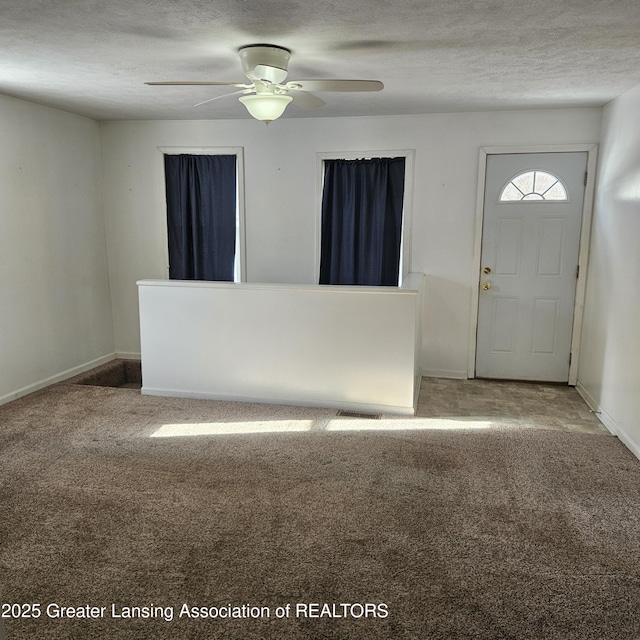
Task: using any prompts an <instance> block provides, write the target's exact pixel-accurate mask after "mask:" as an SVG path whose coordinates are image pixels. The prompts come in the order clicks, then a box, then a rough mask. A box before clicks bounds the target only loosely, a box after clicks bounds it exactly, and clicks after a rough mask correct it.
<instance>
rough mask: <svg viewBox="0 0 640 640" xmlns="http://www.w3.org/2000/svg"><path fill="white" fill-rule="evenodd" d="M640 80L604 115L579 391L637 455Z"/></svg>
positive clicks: (639, 437)
mask: <svg viewBox="0 0 640 640" xmlns="http://www.w3.org/2000/svg"><path fill="white" fill-rule="evenodd" d="M639 114H640V85H638V86H637V87H635V88H634V89H632V90H631V91H629V92H627V93H626V94H624V95H623V96H622V97H620V98H618V99H616V100H614V101H613V102H611V103H610V104H609V105H607V106H606V107H605V109H604V112H603V120H602V136H601V146H600V154H599V157H600V164H599V170H598V179H597V184H596V198H595V206H594V216H593V229H592V236H591V237H592V243H591V253H590V261H589V272H588V280H587V293H586V302H585V312H584V320H583V329H582V347H581V350H580V368H579V371H578V390H579V391H580V392H581V393H582V395H583V396H584V397H585V398H586V400H587V401H588V402H589V403H590V404H591V406H592V408H594V409H595V410H596V411H598V412H600V413H599V415H600V418H601V420H602V421H603V422H604V424H605V425H606V426H607V427H608V428H609V429H610V430H611V431H612V432H613V433H615V434H616V435H617V436H619V437H620V439H621V440H623V441H624V442H625V444H627V446H628V447H629V448H630V449H631V450H632V451H633V452H634V453H635V454H636V456H638V457H640V327H639V324H640V293H639V292H640V250H639V248H638V241H639V240H640V118H639Z"/></svg>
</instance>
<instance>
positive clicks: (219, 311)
mask: <svg viewBox="0 0 640 640" xmlns="http://www.w3.org/2000/svg"><path fill="white" fill-rule="evenodd" d="M423 280H424V277H423V276H422V274H409V276H408V277H407V278H406V280H405V282H404V283H403V286H402V288H396V287H350V286H346V287H345V286H326V285H304V284H254V283H228V282H179V281H175V280H174V281H167V280H141V281H139V282H138V290H139V294H140V296H139V300H140V327H141V337H142V380H143V383H144V384H143V387H142V393H147V394H151V395H160V396H175V397H194V398H212V399H220V400H241V401H244V402H272V403H278V404H298V405H309V406H314V407H335V408H339V409H347V410H355V411H371V412H374V413H377V412H385V413H401V414H409V415H413V414H414V413H415V409H416V406H417V402H418V389H419V387H420V377H419V375H417V374H418V371H417V366H416V365H417V363H416V341H417V340H418V339H419V330H418V327H417V324H418V317H419V308H418V305H419V303H420V296H421V289H422V283H423ZM257 310H259V316H260V321H259V322H256V320H255V316H256V313H257Z"/></svg>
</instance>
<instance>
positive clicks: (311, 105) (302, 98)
mask: <svg viewBox="0 0 640 640" xmlns="http://www.w3.org/2000/svg"><path fill="white" fill-rule="evenodd" d="M291 97H292V98H293V104H295V105H296V106H298V107H305V108H306V109H316V108H317V107H322V106H323V105H325V104H327V103H326V102H325V101H324V100H323V99H322V98H318V96H314V95H313V93H308V92H306V91H300V90H299V89H294V90H292V91H291Z"/></svg>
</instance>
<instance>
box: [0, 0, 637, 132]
mask: <svg viewBox="0 0 640 640" xmlns="http://www.w3.org/2000/svg"><path fill="white" fill-rule="evenodd" d="M0 43H1V44H0V93H5V94H8V95H12V96H16V97H20V98H24V99H26V100H31V101H34V102H38V103H42V104H47V105H50V106H53V107H58V108H61V109H65V110H67V111H71V112H74V113H78V114H81V115H85V116H89V117H91V118H95V119H98V120H112V119H176V118H178V119H208V118H243V117H249V116H248V114H247V113H246V111H245V109H244V107H243V106H242V105H240V104H239V103H238V101H237V98H236V97H232V98H228V99H225V100H218V101H215V102H212V103H209V104H207V105H203V106H201V107H197V108H195V107H194V106H193V105H194V104H195V103H197V102H201V101H202V100H206V99H208V98H211V97H214V96H217V95H221V94H223V93H225V92H231V91H235V89H233V88H225V87H206V86H205V87H149V86H146V85H144V82H145V81H158V80H228V81H235V82H242V81H244V80H245V78H244V76H243V74H242V71H241V67H240V62H239V59H238V56H237V49H238V48H239V47H241V46H243V45H246V44H253V43H269V44H277V45H280V46H284V47H287V48H289V49H291V50H292V57H291V62H290V64H289V77H288V80H295V79H304V78H362V79H375V80H382V81H383V82H384V84H385V89H384V90H383V91H381V92H379V93H364V94H357V93H353V94H351V93H349V94H340V93H323V94H321V97H322V98H323V99H324V100H325V101H326V102H327V104H326V105H325V106H323V107H321V108H319V109H314V110H309V109H303V108H300V107H297V106H294V105H291V106H290V107H289V108H288V109H287V111H286V113H285V116H284V117H309V116H313V117H326V116H357V115H387V114H415V113H432V112H447V111H476V110H487V109H511V108H532V109H534V108H543V107H582V106H600V105H603V104H605V103H607V102H608V101H610V100H612V99H613V98H615V97H617V96H618V95H620V94H621V93H623V92H624V91H626V90H627V89H629V88H631V87H632V86H634V85H636V84H638V83H640V2H639V1H638V0H395V1H390V0H341V1H338V0H179V1H177V0H108V1H105V0H0Z"/></svg>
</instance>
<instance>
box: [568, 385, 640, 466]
mask: <svg viewBox="0 0 640 640" xmlns="http://www.w3.org/2000/svg"><path fill="white" fill-rule="evenodd" d="M576 391H577V392H578V393H579V394H580V397H581V398H582V399H583V400H584V401H585V402H586V403H587V405H588V406H589V408H590V409H591V410H592V411H593V413H594V414H595V416H596V418H598V420H600V422H602V424H603V425H604V426H605V427H606V428H607V430H608V431H609V432H610V433H611V434H612V435H614V436H616V437H617V438H618V439H619V440H620V441H621V442H622V443H623V444H624V446H625V447H627V449H629V451H631V453H633V455H634V456H635V457H636V458H638V459H639V460H640V443H638V442H637V441H636V440H635V439H634V438H632V437H631V436H630V435H629V434H628V433H627V432H626V431H625V430H624V429H623V427H622V426H621V425H620V424H619V423H618V422H617V421H616V420H615V418H613V416H612V415H611V414H610V413H608V412H607V411H606V410H605V409H603V407H602V406H601V405H600V403H598V402H597V401H596V399H595V398H594V397H593V396H592V395H591V394H590V393H589V392H588V391H587V390H586V389H585V387H584V386H583V385H582V384H581V383H580V381H579V380H578V382H577V383H576Z"/></svg>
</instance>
